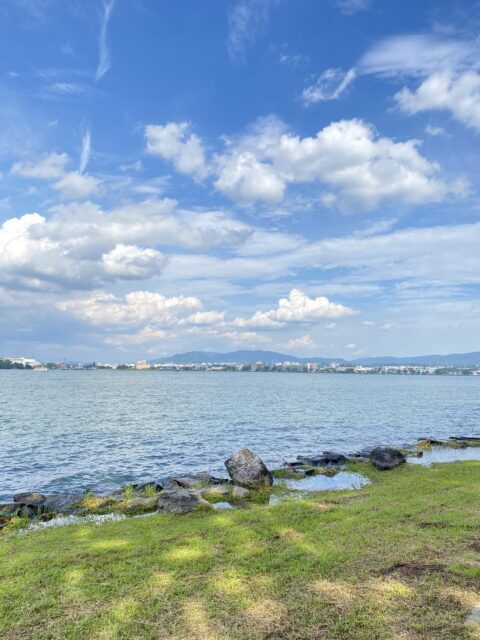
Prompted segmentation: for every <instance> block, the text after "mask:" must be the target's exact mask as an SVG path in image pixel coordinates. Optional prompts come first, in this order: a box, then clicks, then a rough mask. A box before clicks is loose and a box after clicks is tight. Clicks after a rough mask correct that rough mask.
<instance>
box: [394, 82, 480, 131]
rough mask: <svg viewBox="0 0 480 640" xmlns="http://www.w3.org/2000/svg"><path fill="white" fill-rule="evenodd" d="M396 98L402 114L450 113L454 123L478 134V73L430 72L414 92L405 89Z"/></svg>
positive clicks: (479, 108) (479, 99) (479, 94)
mask: <svg viewBox="0 0 480 640" xmlns="http://www.w3.org/2000/svg"><path fill="white" fill-rule="evenodd" d="M395 99H396V101H397V103H398V105H399V106H400V108H401V109H402V111H404V112H405V113H408V114H414V113H420V112H422V111H430V110H443V111H449V112H450V113H451V114H452V116H453V117H454V118H455V120H458V121H459V122H461V123H462V124H464V125H466V126H467V127H471V128H472V129H476V130H477V131H480V74H479V73H476V72H475V71H465V72H463V73H460V74H456V73H453V72H452V71H448V70H447V71H439V72H437V73H433V74H432V75H430V76H428V78H426V79H425V80H424V81H423V82H422V83H421V84H420V85H419V86H418V87H417V89H415V90H414V91H411V90H410V89H408V88H407V87H404V88H403V89H402V90H401V91H399V92H398V93H397V94H396V96H395Z"/></svg>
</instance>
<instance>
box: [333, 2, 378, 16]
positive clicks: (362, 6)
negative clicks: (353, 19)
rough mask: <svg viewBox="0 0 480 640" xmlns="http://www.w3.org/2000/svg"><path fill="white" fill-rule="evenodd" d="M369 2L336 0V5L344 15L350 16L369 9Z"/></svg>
mask: <svg viewBox="0 0 480 640" xmlns="http://www.w3.org/2000/svg"><path fill="white" fill-rule="evenodd" d="M370 2H371V0H336V3H337V4H338V6H339V7H340V9H341V10H342V13H345V14H346V15H352V14H354V13H358V12H359V11H366V10H367V9H369V8H370Z"/></svg>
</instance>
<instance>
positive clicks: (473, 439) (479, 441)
mask: <svg viewBox="0 0 480 640" xmlns="http://www.w3.org/2000/svg"><path fill="white" fill-rule="evenodd" d="M450 440H457V441H459V442H460V441H461V442H471V443H472V444H473V443H476V446H480V436H451V438H450Z"/></svg>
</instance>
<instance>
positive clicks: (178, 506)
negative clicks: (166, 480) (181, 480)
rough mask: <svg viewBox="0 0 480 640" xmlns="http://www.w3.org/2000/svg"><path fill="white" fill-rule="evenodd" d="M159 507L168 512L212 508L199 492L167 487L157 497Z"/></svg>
mask: <svg viewBox="0 0 480 640" xmlns="http://www.w3.org/2000/svg"><path fill="white" fill-rule="evenodd" d="M157 507H158V510H159V511H164V512H166V513H189V512H190V511H197V509H200V508H206V509H211V508H212V507H211V505H210V503H209V502H207V501H206V500H204V499H203V498H202V497H201V496H200V494H199V493H197V492H196V491H188V490H187V489H166V490H165V491H163V492H162V493H161V494H160V496H159V497H158V498H157Z"/></svg>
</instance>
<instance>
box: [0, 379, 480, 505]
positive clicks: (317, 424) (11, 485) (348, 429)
mask: <svg viewBox="0 0 480 640" xmlns="http://www.w3.org/2000/svg"><path fill="white" fill-rule="evenodd" d="M479 433H480V377H438V376H421V377H420V376H419V377H416V376H415V377H413V376H412V377H410V376H379V375H370V376H367V375H340V374H337V375H335V374H276V373H224V372H196V373H194V372H192V373H190V372H178V373H177V372H158V371H53V372H48V373H36V372H26V371H0V500H2V499H3V500H5V499H9V498H11V496H12V493H14V492H16V491H21V490H34V489H35V490H40V491H44V492H47V493H48V492H50V493H54V492H59V491H66V490H68V491H78V490H85V489H88V488H92V489H94V490H99V491H107V490H109V489H112V488H115V487H118V486H120V485H122V484H125V483H127V482H132V481H135V480H140V481H141V480H148V479H152V478H153V479H154V478H161V477H164V476H168V475H171V474H174V473H184V472H186V471H192V470H197V471H199V470H209V471H212V472H216V473H219V474H222V475H225V468H224V465H223V461H224V460H225V458H227V457H228V456H229V455H230V454H231V453H232V452H233V451H235V450H236V449H239V448H242V447H249V448H251V449H253V450H254V451H256V452H257V453H258V454H259V455H260V456H262V457H263V458H264V460H265V461H266V462H267V463H268V464H271V465H274V466H280V465H281V459H282V457H286V458H287V459H288V458H294V457H296V456H297V455H298V454H311V453H321V452H322V451H324V450H329V449H335V450H339V451H343V452H350V451H354V450H356V449H359V448H362V447H364V446H367V445H375V444H397V445H401V444H405V443H409V442H413V441H415V440H416V439H417V438H418V437H420V436H435V437H438V438H444V437H447V436H450V435H475V434H477V435H478V434H479Z"/></svg>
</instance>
